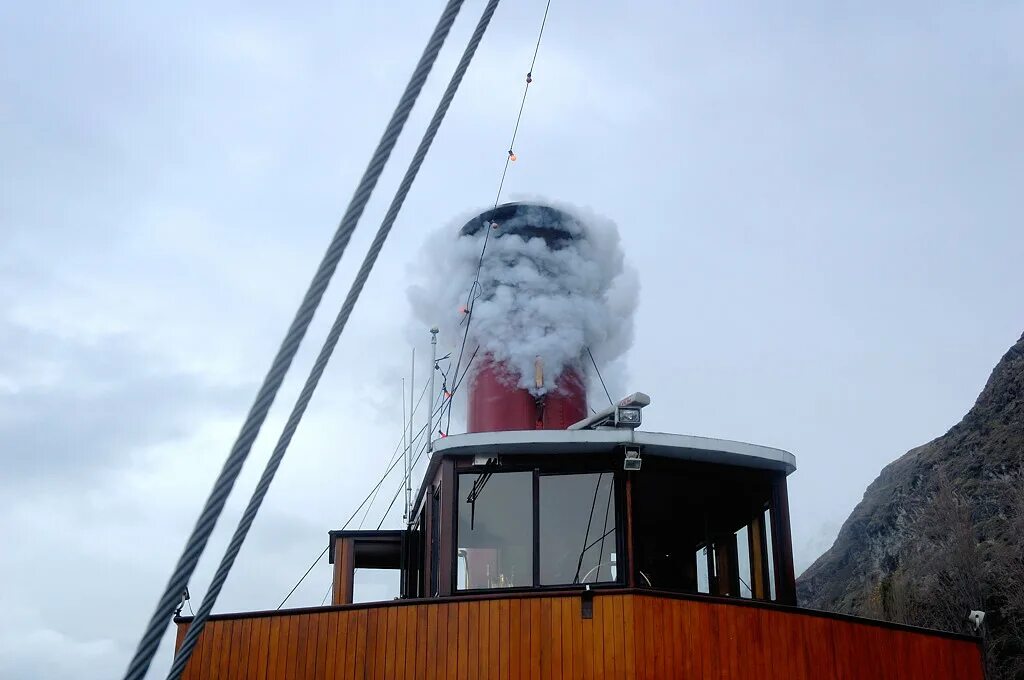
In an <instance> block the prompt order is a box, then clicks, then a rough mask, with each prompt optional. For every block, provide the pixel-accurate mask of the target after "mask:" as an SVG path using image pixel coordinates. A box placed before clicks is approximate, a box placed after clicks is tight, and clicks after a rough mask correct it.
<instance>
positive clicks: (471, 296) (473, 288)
mask: <svg viewBox="0 0 1024 680" xmlns="http://www.w3.org/2000/svg"><path fill="white" fill-rule="evenodd" d="M550 10H551V0H547V2H546V3H545V5H544V16H543V17H542V18H541V21H540V29H539V30H538V31H537V43H536V44H535V45H534V47H533V58H532V59H530V70H528V71H527V72H526V86H525V87H524V88H523V96H522V98H521V99H520V100H519V113H518V114H517V115H516V123H515V126H514V127H513V129H512V139H511V140H510V141H509V145H508V155H507V156H505V167H504V168H503V169H502V171H501V179H500V180H499V181H498V191H497V193H496V194H495V196H494V206H493V207H492V210H493V209H494V208H497V207H498V201H500V200H501V191H502V189H503V188H504V186H505V176H506V175H507V174H508V167H509V165H510V164H511V163H512V162H513V161H515V160H516V153H515V146H516V139H517V137H518V135H519V125H520V123H521V122H522V120H523V110H524V109H525V108H526V95H527V94H529V92H530V85H531V84H533V71H534V69H535V68H536V66H537V55H538V53H540V42H541V39H542V38H543V37H544V27H545V26H547V23H548V12H549V11H550ZM487 226H488V227H489V228H486V229H485V231H484V242H483V245H482V246H481V248H480V259H479V261H478V262H477V265H476V277H475V278H474V279H473V283H472V284H471V285H470V287H469V293H468V294H467V296H466V305H465V307H464V309H465V312H466V317H465V322H466V328H465V330H464V331H463V333H462V345H461V347H460V348H459V358H458V360H457V361H456V362H455V375H458V374H459V367H460V366H461V365H462V355H463V353H464V352H465V351H466V340H467V338H468V337H469V326H470V324H471V323H472V321H473V308H474V306H475V305H476V301H477V298H479V297H480V295H481V286H480V272H481V271H482V269H483V264H484V254H485V253H486V252H487V243H488V241H489V240H490V236H491V231H493V230H494V229H496V228H497V226H498V225H497V224H496V223H493V222H492V223H491V224H490V225H487ZM477 349H479V347H477ZM474 355H475V352H474ZM453 395H454V392H453ZM450 426H451V406H450V404H449V409H448V422H447V424H446V426H445V431H446V432H447V431H448V429H449V428H450Z"/></svg>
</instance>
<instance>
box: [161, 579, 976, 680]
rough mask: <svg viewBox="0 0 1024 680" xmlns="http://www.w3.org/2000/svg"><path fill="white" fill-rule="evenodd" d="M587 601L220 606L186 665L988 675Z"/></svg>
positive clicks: (761, 620) (647, 605)
mask: <svg viewBox="0 0 1024 680" xmlns="http://www.w3.org/2000/svg"><path fill="white" fill-rule="evenodd" d="M593 605H594V606H593V618H590V619H584V618H583V616H582V611H581V606H580V598H579V596H576V595H565V594H559V595H545V596H539V595H531V596H527V597H511V598H495V599H471V600H469V599H467V600H462V601H451V600H447V601H443V602H434V603H431V602H429V601H425V600H419V601H415V602H410V603H381V604H380V605H376V606H371V607H365V606H363V607H357V606H353V607H324V608H319V609H306V610H301V611H297V612H294V613H289V612H287V611H285V612H274V613H262V614H255V615H252V616H242V617H224V618H215V619H213V620H211V621H209V622H208V623H207V626H206V629H205V630H204V631H203V634H202V635H201V636H200V637H199V642H198V644H197V646H196V649H195V653H194V654H193V656H192V659H191V660H190V661H189V664H188V668H187V669H186V672H185V676H184V677H185V678H188V679H189V680H211V679H217V680H240V679H242V678H246V679H248V678H256V679H259V680H285V679H288V680H304V679H306V678H310V679H312V678H316V679H320V678H336V679H338V680H349V679H352V678H359V679H372V678H382V679H384V678H386V679H388V680H390V679H391V678H409V679H413V678H437V679H439V680H440V679H445V680H447V679H454V678H466V679H467V680H468V679H483V678H494V679H496V680H506V679H507V680H519V679H521V678H544V679H548V678H551V679H555V678H608V679H612V678H652V679H657V680H662V679H663V678H681V679H682V678H687V679H689V678H736V679H739V678H769V679H773V678H777V679H779V680H781V679H783V678H785V679H786V680H789V679H799V678H807V679H808V680H810V679H812V678H813V679H815V680H817V679H819V678H843V679H845V680H869V679H870V680H876V679H884V678H893V679H898V680H918V679H921V680H924V679H925V678H928V679H931V678H960V679H963V680H982V678H983V675H982V670H981V655H980V648H979V646H978V645H977V644H976V643H975V642H974V641H972V640H966V639H958V638H954V637H949V636H942V635H937V634H931V633H927V632H923V631H917V630H912V629H904V628H896V627H884V626H880V625H875V624H872V623H870V622H861V621H859V620H851V619H848V618H837V617H831V616H826V615H820V614H815V613H812V612H794V611H792V610H785V609H777V608H770V607H754V606H744V605H740V604H735V605H734V604H728V603H723V602H718V601H708V600H700V599H686V598H676V597H665V596H659V595H656V594H644V593H638V592H637V591H627V592H620V593H614V594H611V593H609V594H597V595H595V597H594V602H593ZM187 626H188V624H187V622H182V623H180V624H179V630H178V636H177V644H180V643H181V640H182V639H183V637H184V632H185V630H186V629H187Z"/></svg>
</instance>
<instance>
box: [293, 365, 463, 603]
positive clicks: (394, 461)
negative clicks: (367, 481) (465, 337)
mask: <svg viewBox="0 0 1024 680" xmlns="http://www.w3.org/2000/svg"><path fill="white" fill-rule="evenodd" d="M474 356H475V353H474ZM439 361H440V359H439ZM468 372H469V364H467V366H466V370H465V371H464V372H463V373H462V376H461V377H460V378H459V379H458V382H456V384H455V387H456V389H457V388H458V386H459V385H461V384H462V381H463V380H464V379H465V378H466V374H467V373H468ZM453 393H454V390H453ZM441 394H444V392H443V390H442V392H441ZM446 403H447V402H445V401H442V403H441V405H440V406H438V407H437V408H436V409H434V415H435V416H436V415H438V414H439V413H441V412H442V410H443V409H444V407H445V405H446ZM426 429H427V426H426V425H423V426H422V427H420V429H419V431H418V432H417V433H416V438H417V439H419V436H420V434H422V433H423V431H424V430H426ZM401 445H402V439H399V440H398V443H397V444H396V445H395V448H396V452H397V449H398V448H399V447H401ZM399 460H400V459H399V458H397V457H396V456H395V455H394V454H393V455H392V462H391V464H390V465H389V466H388V469H387V470H385V471H384V474H383V475H382V476H381V478H380V479H379V480H378V481H377V483H376V484H375V485H374V487H373V488H372V489H370V491H369V493H367V494H366V497H365V498H363V501H362V502H361V503H360V504H359V506H358V507H356V509H355V510H354V511H353V512H352V514H351V515H349V518H348V519H347V520H345V523H344V524H343V525H342V527H341V531H344V530H345V529H347V528H348V525H349V524H351V523H352V520H353V519H355V517H356V515H358V514H359V511H360V510H362V509H363V506H364V505H366V503H367V502H368V501H369V500H370V497H371V495H373V494H375V493H376V492H377V491H379V490H380V487H381V485H382V484H384V482H385V481H386V480H387V478H388V475H390V474H391V471H392V470H394V469H395V466H397V465H398V461H399ZM416 461H417V462H418V461H419V457H418V456H417V458H416ZM402 482H403V483H405V478H404V477H403V478H402ZM392 505H394V501H393V500H392ZM329 550H330V546H329V545H328V546H327V547H326V548H324V549H323V550H322V551H321V552H320V554H319V555H317V556H316V559H314V560H313V562H312V563H311V564H310V565H309V568H308V569H306V571H305V573H303V574H302V576H301V577H299V580H298V581H296V583H295V585H294V586H292V589H291V590H289V591H288V594H287V595H285V596H284V599H283V600H281V602H280V604H278V605H277V607H276V609H281V607H283V606H284V605H285V603H286V602H288V600H289V599H290V598H291V596H292V595H293V594H294V593H295V591H296V590H298V588H299V586H300V585H302V582H303V581H305V580H306V577H307V576H309V575H310V573H312V571H313V569H314V568H315V567H316V565H317V564H318V563H319V562H320V560H322V559H323V558H324V555H326V554H327V552H328V551H329Z"/></svg>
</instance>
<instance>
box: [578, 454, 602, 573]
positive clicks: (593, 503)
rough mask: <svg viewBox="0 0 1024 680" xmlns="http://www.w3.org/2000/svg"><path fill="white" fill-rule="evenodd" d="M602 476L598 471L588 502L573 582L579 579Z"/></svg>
mask: <svg viewBox="0 0 1024 680" xmlns="http://www.w3.org/2000/svg"><path fill="white" fill-rule="evenodd" d="M603 478H604V473H603V472H602V473H600V474H599V475H598V476H597V484H596V485H595V486H594V500H593V501H591V503H590V516H589V517H587V533H586V534H585V535H584V536H583V550H581V551H580V559H579V561H578V562H577V563H576V575H575V576H573V577H572V582H573V583H578V582H579V580H580V569H581V568H582V567H583V556H584V555H585V554H586V553H587V548H588V547H589V546H588V545H587V541H588V540H590V524H591V522H593V521H594V508H595V507H597V494H598V492H599V491H600V490H601V480H602V479H603Z"/></svg>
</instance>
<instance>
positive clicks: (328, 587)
mask: <svg viewBox="0 0 1024 680" xmlns="http://www.w3.org/2000/svg"><path fill="white" fill-rule="evenodd" d="M332 590H334V581H333V580H332V581H331V583H330V585H328V586H327V592H326V593H324V597H323V599H322V600H320V606H321V607H323V606H324V605H325V604H327V597H328V596H329V595H330V594H331V591H332Z"/></svg>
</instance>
